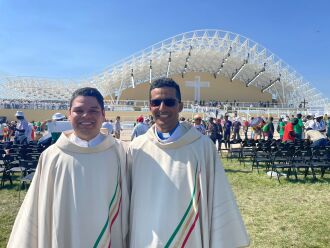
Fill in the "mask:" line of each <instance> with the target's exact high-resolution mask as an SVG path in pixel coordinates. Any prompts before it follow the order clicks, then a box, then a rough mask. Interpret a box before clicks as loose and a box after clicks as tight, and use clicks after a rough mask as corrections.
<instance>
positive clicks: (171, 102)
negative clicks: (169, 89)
mask: <svg viewBox="0 0 330 248" xmlns="http://www.w3.org/2000/svg"><path fill="white" fill-rule="evenodd" d="M164 104H165V105H166V106H167V107H173V106H175V104H176V100H175V99H164Z"/></svg>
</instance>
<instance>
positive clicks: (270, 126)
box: [265, 116, 275, 140]
mask: <svg viewBox="0 0 330 248" xmlns="http://www.w3.org/2000/svg"><path fill="white" fill-rule="evenodd" d="M273 121H274V118H273V117H272V116H271V117H269V119H268V123H266V125H267V126H268V128H267V130H265V131H266V132H267V137H268V140H272V139H273V137H274V132H275V128H274V123H273Z"/></svg>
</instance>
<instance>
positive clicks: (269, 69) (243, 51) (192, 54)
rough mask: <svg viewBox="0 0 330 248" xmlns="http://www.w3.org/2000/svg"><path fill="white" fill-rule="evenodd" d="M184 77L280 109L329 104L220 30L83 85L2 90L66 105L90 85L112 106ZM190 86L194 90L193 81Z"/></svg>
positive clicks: (150, 53) (183, 39)
mask: <svg viewBox="0 0 330 248" xmlns="http://www.w3.org/2000/svg"><path fill="white" fill-rule="evenodd" d="M188 73H209V74H210V75H212V76H213V77H214V78H218V77H220V76H224V77H226V78H228V79H229V80H230V81H233V80H239V81H240V82H241V83H242V84H244V85H245V86H246V87H251V86H254V87H257V88H258V89H259V90H260V92H268V93H270V94H271V95H272V98H273V99H275V100H276V101H277V103H279V104H281V103H283V104H286V105H291V106H295V107H296V106H298V105H299V104H301V102H302V101H304V102H307V103H308V107H323V108H324V109H330V108H329V106H330V104H329V103H330V102H329V99H328V98H326V97H325V96H324V95H323V94H322V93H321V92H320V91H318V90H317V89H315V88H314V87H313V86H312V85H311V83H310V82H308V81H306V80H305V79H304V78H303V76H302V75H300V74H299V73H298V72H297V71H295V70H294V69H293V68H292V67H290V66H289V65H288V64H287V63H285V62H284V61H283V60H282V59H280V58H279V57H277V56H276V55H275V54H273V53H272V52H271V51H269V50H268V49H266V48H265V47H263V46H261V45H259V44H258V43H256V42H255V41H253V40H250V39H248V38H246V37H244V36H241V35H238V34H235V33H232V32H227V31H222V30H196V31H192V32H187V33H183V34H180V35H177V36H174V37H171V38H169V39H166V40H164V41H161V42H159V43H157V44H155V45H152V46H150V47H148V48H146V49H144V50H142V51H140V52H138V53H135V54H133V55H131V56H129V57H127V58H125V59H123V60H121V61H118V62H117V63H115V64H113V65H111V66H109V68H107V69H105V70H104V71H103V72H102V73H101V74H99V75H96V76H95V77H93V78H89V79H86V80H81V81H72V80H51V79H41V78H32V77H8V78H6V81H5V83H4V85H5V86H6V88H7V89H10V92H11V93H12V95H13V96H15V98H22V99H38V100H68V99H69V96H70V95H71V93H72V91H73V90H74V89H76V88H78V87H82V86H94V87H97V88H98V89H99V90H100V91H101V92H102V93H103V95H106V96H109V98H110V99H111V101H112V103H113V104H116V103H118V101H119V100H120V99H121V95H122V92H123V91H124V90H125V89H128V88H135V87H136V86H137V85H139V84H142V83H146V82H151V81H152V80H154V79H157V78H160V77H165V76H167V77H174V76H178V75H180V76H181V77H182V78H184V77H185V75H187V74H188ZM190 84H191V87H192V86H193V85H192V84H195V82H190ZM198 87H199V88H200V87H203V85H202V84H201V85H199V86H198ZM195 98H196V96H195ZM192 100H193V99H192Z"/></svg>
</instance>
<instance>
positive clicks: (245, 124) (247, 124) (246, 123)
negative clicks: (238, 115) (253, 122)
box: [243, 119, 249, 140]
mask: <svg viewBox="0 0 330 248" xmlns="http://www.w3.org/2000/svg"><path fill="white" fill-rule="evenodd" d="M243 132H244V139H246V140H247V139H248V132H249V121H248V120H247V119H243Z"/></svg>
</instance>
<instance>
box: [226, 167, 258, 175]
mask: <svg viewBox="0 0 330 248" xmlns="http://www.w3.org/2000/svg"><path fill="white" fill-rule="evenodd" d="M225 172H228V173H245V174H247V173H251V172H252V171H247V170H234V169H228V168H226V169H225Z"/></svg>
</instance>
